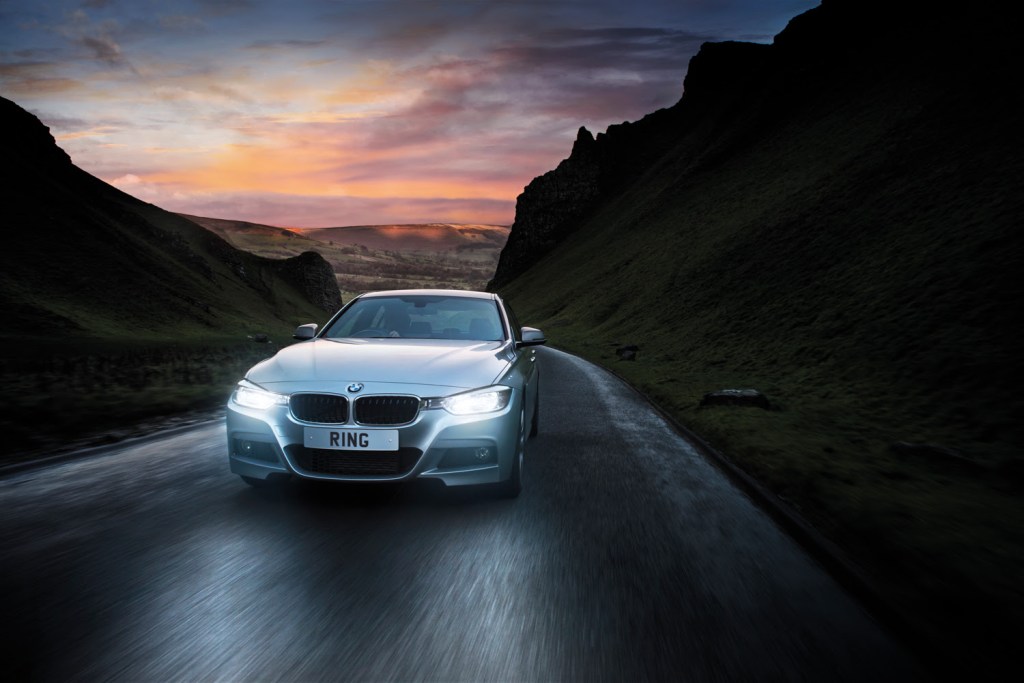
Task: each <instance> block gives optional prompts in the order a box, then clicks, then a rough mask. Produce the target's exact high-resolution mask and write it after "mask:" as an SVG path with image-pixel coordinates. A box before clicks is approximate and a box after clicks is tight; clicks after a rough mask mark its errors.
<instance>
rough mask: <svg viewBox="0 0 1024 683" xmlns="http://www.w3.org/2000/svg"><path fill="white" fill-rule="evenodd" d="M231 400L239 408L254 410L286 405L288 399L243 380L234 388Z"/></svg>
mask: <svg viewBox="0 0 1024 683" xmlns="http://www.w3.org/2000/svg"><path fill="white" fill-rule="evenodd" d="M231 398H232V400H233V401H234V402H235V403H237V404H238V405H240V406H245V407H246V408H255V409H256V410H266V409H267V408H272V407H274V406H283V405H288V397H287V396H285V395H284V394H275V393H274V392H272V391H267V390H266V389H263V388H261V387H258V386H256V385H255V384H253V383H252V382H247V381H246V380H244V379H243V380H242V381H241V382H239V383H238V386H237V387H235V393H234V394H233V395H232V397H231Z"/></svg>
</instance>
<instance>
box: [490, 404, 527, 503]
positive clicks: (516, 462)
mask: <svg viewBox="0 0 1024 683" xmlns="http://www.w3.org/2000/svg"><path fill="white" fill-rule="evenodd" d="M525 456H526V409H525V408H524V409H522V410H521V411H520V412H519V443H518V444H517V448H516V454H515V456H514V457H513V458H512V472H511V473H510V474H509V475H508V479H506V480H505V481H503V482H501V483H499V484H498V485H497V489H498V495H499V496H501V497H502V498H516V497H517V496H518V495H519V494H520V493H521V492H522V490H523V460H524V458H525Z"/></svg>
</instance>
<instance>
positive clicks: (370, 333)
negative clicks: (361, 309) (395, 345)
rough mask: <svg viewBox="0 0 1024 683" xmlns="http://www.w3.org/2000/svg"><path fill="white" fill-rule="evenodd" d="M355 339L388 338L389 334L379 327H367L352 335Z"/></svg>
mask: <svg viewBox="0 0 1024 683" xmlns="http://www.w3.org/2000/svg"><path fill="white" fill-rule="evenodd" d="M352 336H353V337H386V336H388V333H387V332H385V331H384V330H382V329H380V328H377V327H367V328H366V329H365V330H359V331H358V332H355V333H353V334H352Z"/></svg>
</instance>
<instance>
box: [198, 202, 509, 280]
mask: <svg viewBox="0 0 1024 683" xmlns="http://www.w3.org/2000/svg"><path fill="white" fill-rule="evenodd" d="M181 215H182V216H183V217H185V218H188V219H189V220H191V221H193V222H195V223H197V224H199V225H201V226H203V227H204V228H207V229H208V230H211V231H213V232H215V233H217V234H218V235H220V236H221V237H223V238H224V239H226V240H227V241H229V242H230V243H231V244H232V245H233V246H235V247H237V248H239V249H244V250H245V251H248V252H251V253H253V254H257V255H259V256H265V257H269V258H287V257H289V256H294V255H296V254H298V253H300V252H302V251H305V250H313V251H316V252H317V253H319V254H320V255H322V256H323V257H324V258H325V259H326V260H327V262H328V263H330V264H331V267H332V268H334V272H335V273H336V276H337V281H338V286H339V287H340V288H341V289H342V291H344V292H345V293H346V294H359V293H362V292H367V291H372V290H377V289H406V288H415V287H428V288H434V289H447V288H455V289H482V288H483V287H484V286H485V285H486V283H487V280H488V279H489V278H490V277H491V276H492V275H493V274H494V268H495V266H496V265H497V262H498V254H499V253H500V251H501V248H502V247H503V246H505V240H506V239H507V238H508V231H509V229H508V228H507V227H503V226H497V225H462V224H449V223H429V224H418V225H356V226H348V227H338V228H280V227H274V226H270V225H260V224H256V223H247V222H244V221H231V220H224V219H219V218H204V217H202V216H189V215H185V214H181Z"/></svg>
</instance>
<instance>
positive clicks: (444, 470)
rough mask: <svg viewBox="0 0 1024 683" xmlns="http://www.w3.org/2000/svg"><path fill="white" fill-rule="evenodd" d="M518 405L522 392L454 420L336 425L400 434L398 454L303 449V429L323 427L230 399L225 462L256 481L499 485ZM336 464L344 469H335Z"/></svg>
mask: <svg viewBox="0 0 1024 683" xmlns="http://www.w3.org/2000/svg"><path fill="white" fill-rule="evenodd" d="M521 404H522V391H521V390H515V389H514V390H513V394H512V399H511V400H510V401H509V404H508V405H507V406H506V407H505V408H504V409H503V410H501V411H498V412H494V413H487V414H484V415H452V414H450V413H448V412H447V411H446V410H443V409H430V410H427V409H421V410H420V411H419V414H418V415H417V416H416V419H415V420H414V421H413V422H411V423H410V424H407V425H401V426H386V427H385V426H381V427H370V426H364V425H354V424H348V425H338V426H339V427H341V428H347V429H359V430H362V431H372V430H374V429H389V430H397V432H398V436H399V444H398V446H399V451H398V452H397V453H395V452H379V451H344V450H320V449H306V448H305V447H304V445H303V440H304V429H305V428H306V427H319V428H322V427H325V426H327V425H322V424H313V423H308V422H301V421H299V420H297V419H296V418H295V417H293V416H292V415H291V413H290V411H289V408H288V406H274V407H272V408H270V409H267V410H257V409H253V408H248V407H245V406H241V405H239V404H237V403H235V402H234V401H233V400H230V401H229V402H228V405H227V445H228V461H229V464H230V467H231V471H232V472H234V473H235V474H239V475H242V476H246V477H251V478H254V479H266V478H267V477H271V476H273V475H281V474H290V475H294V476H298V477H301V478H304V479H318V480H334V481H379V482H389V481H390V482H394V481H407V480H411V479H416V478H422V479H439V480H441V481H443V482H444V483H445V485H447V486H466V485H476V484H488V483H496V482H499V481H503V480H505V479H507V478H508V476H509V474H510V472H511V469H512V462H513V458H514V457H515V452H516V448H517V445H518V438H519V430H520V425H519V416H520V408H521ZM331 426H332V427H333V426H334V425H331ZM378 458H379V459H380V462H381V463H384V459H395V461H396V464H397V466H396V470H397V472H396V473H393V474H391V473H382V471H383V470H386V469H388V467H387V466H385V467H383V468H381V467H374V464H375V460H376V459H378ZM340 462H345V463H346V464H345V466H343V467H338V466H336V465H335V464H334V463H340ZM339 472H343V473H339Z"/></svg>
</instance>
